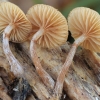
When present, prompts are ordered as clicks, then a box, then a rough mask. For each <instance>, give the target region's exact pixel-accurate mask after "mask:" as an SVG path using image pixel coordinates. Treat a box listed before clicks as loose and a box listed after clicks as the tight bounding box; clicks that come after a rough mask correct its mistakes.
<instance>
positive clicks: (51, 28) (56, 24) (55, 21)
mask: <svg viewBox="0 0 100 100" xmlns="http://www.w3.org/2000/svg"><path fill="white" fill-rule="evenodd" d="M26 16H27V17H28V19H29V20H30V22H31V23H32V28H33V31H34V32H33V33H32V34H35V33H36V32H37V31H38V30H39V29H40V28H43V29H44V33H43V35H42V36H41V37H40V38H39V39H37V43H38V44H39V45H41V46H43V47H48V48H54V47H56V46H59V45H62V44H64V43H65V42H66V40H67V37H68V25H67V21H66V18H65V17H64V16H63V15H62V14H61V13H60V12H59V11H58V10H57V9H55V8H53V7H51V6H48V5H44V4H37V5H35V6H33V7H31V8H30V9H29V11H28V13H27V15H26Z"/></svg>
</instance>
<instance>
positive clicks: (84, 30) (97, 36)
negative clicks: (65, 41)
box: [68, 7, 100, 52]
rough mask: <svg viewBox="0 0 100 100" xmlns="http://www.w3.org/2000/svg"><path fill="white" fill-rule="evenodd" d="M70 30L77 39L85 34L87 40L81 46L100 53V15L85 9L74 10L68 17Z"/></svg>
mask: <svg viewBox="0 0 100 100" xmlns="http://www.w3.org/2000/svg"><path fill="white" fill-rule="evenodd" d="M68 25H69V30H70V31H71V33H72V36H73V37H74V38H75V39H77V38H78V37H80V36H81V35H82V34H85V35H86V37H87V39H86V40H85V41H84V42H83V43H82V44H81V46H83V47H84V48H86V49H89V50H93V51H95V52H100V15H99V14H98V13H97V12H96V11H94V10H92V9H90V8H85V7H77V8H75V9H73V10H72V11H71V12H70V14H69V17H68Z"/></svg>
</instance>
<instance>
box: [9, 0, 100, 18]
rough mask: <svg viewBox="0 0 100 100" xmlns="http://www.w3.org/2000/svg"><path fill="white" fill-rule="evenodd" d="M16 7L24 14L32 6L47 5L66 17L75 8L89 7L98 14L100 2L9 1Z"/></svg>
mask: <svg viewBox="0 0 100 100" xmlns="http://www.w3.org/2000/svg"><path fill="white" fill-rule="evenodd" d="M9 1H10V2H12V3H15V4H16V5H18V6H19V7H20V8H21V9H22V10H23V11H24V12H25V13H26V12H27V10H28V9H29V8H30V7H31V6H33V5H34V4H41V3H42V4H48V5H51V6H53V7H55V8H57V9H59V10H60V11H61V12H62V14H63V15H64V16H65V17H67V16H68V13H69V12H70V11H71V10H72V9H73V8H75V7H79V6H84V7H90V8H92V9H94V10H96V11H97V12H99V13H100V0H9Z"/></svg>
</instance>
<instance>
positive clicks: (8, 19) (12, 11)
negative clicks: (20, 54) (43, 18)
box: [0, 2, 32, 42]
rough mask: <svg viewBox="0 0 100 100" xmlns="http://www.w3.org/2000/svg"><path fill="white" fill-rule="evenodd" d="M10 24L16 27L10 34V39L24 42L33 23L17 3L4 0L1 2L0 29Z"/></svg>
mask: <svg viewBox="0 0 100 100" xmlns="http://www.w3.org/2000/svg"><path fill="white" fill-rule="evenodd" d="M9 24H10V25H12V26H13V27H14V28H13V30H12V31H11V34H10V39H9V40H10V41H13V42H23V41H25V40H26V39H27V38H28V35H29V33H30V32H31V29H32V25H31V23H30V22H29V20H28V19H27V17H26V16H25V14H24V13H23V11H22V10H21V9H20V8H19V7H18V6H16V5H15V4H12V3H10V2H2V3H1V4H0V31H3V30H4V29H5V28H6V27H7V26H8V25H9Z"/></svg>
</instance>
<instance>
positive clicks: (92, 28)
mask: <svg viewBox="0 0 100 100" xmlns="http://www.w3.org/2000/svg"><path fill="white" fill-rule="evenodd" d="M68 29H69V30H70V31H71V33H72V36H73V37H74V39H75V42H74V43H73V44H72V47H71V49H70V51H69V53H68V55H67V58H66V61H65V63H64V64H63V66H62V69H61V71H60V73H59V75H58V77H57V80H56V82H55V81H54V80H53V78H52V77H51V76H50V75H49V74H48V73H47V72H46V71H45V70H44V69H43V67H42V65H41V63H40V61H39V58H38V56H37V54H36V48H37V45H40V46H42V47H43V48H48V49H51V48H57V47H59V46H60V45H62V44H64V43H65V42H66V41H67V37H68ZM0 31H1V32H3V50H4V53H5V55H6V57H7V59H8V61H9V63H10V65H11V71H12V72H13V73H14V75H15V76H16V77H22V78H24V68H23V66H22V65H21V64H20V63H19V61H18V60H17V59H16V58H15V57H14V55H13V54H12V52H11V50H10V48H9V41H12V42H16V43H22V42H24V41H26V40H28V39H30V54H31V59H32V61H33V63H34V65H35V68H36V71H37V73H38V75H39V77H40V78H41V79H42V81H43V83H44V84H45V85H46V86H47V87H48V88H50V89H52V90H53V93H52V96H51V97H50V98H48V99H47V100H59V99H60V97H61V94H62V89H63V83H64V79H65V75H66V74H67V73H68V69H69V66H70V65H71V62H72V60H73V57H74V55H75V52H76V49H77V47H78V46H79V45H80V46H82V47H83V48H86V49H89V50H92V51H94V52H100V15H99V14H98V13H97V12H96V11H94V10H92V9H89V8H86V7H77V8H75V9H73V10H72V11H71V12H70V14H69V16H68V24H67V20H66V18H65V17H64V16H63V15H62V14H61V13H60V12H59V11H58V10H57V9H55V8H53V7H51V6H48V5H44V4H37V5H34V6H33V7H31V8H30V9H29V10H28V12H27V14H26V15H25V14H24V13H23V11H22V10H21V9H20V8H19V7H18V6H16V5H15V4H12V3H10V2H2V3H0Z"/></svg>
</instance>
